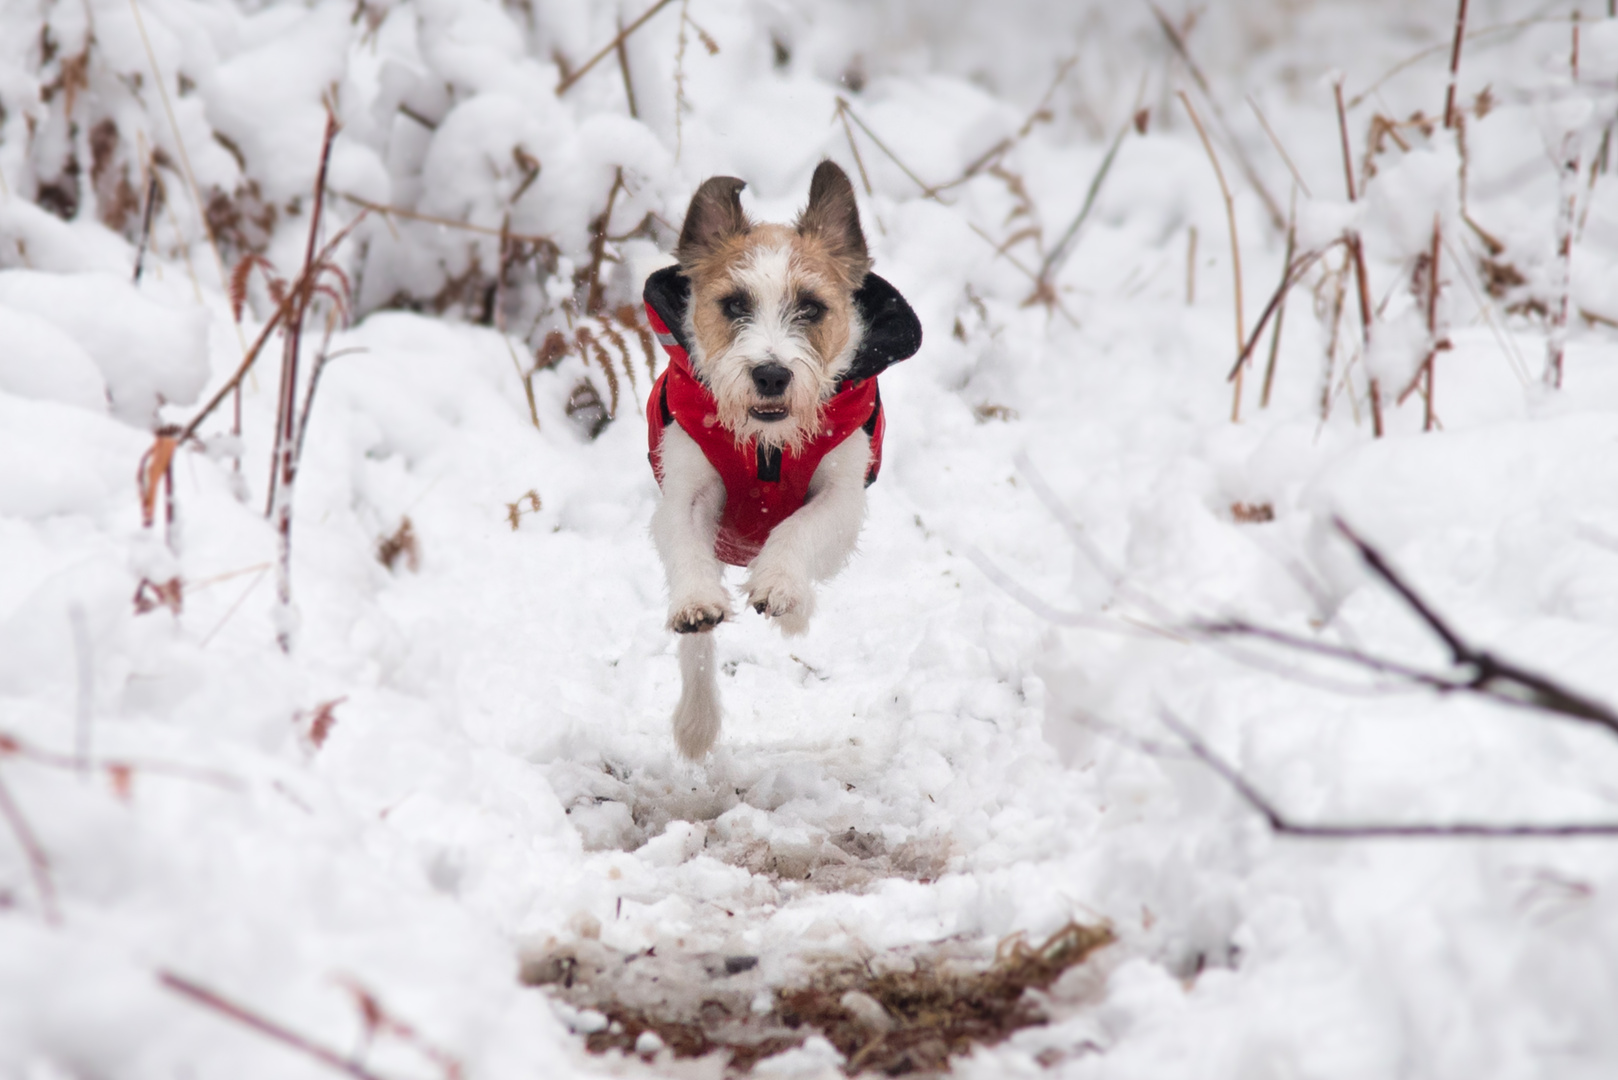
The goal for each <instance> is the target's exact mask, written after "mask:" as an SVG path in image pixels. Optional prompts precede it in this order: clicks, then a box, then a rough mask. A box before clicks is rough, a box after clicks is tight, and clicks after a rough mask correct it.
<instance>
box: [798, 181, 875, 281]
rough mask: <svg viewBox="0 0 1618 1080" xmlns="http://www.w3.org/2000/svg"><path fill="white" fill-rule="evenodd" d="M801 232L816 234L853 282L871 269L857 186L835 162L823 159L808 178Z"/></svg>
mask: <svg viewBox="0 0 1618 1080" xmlns="http://www.w3.org/2000/svg"><path fill="white" fill-rule="evenodd" d="M798 234H799V235H800V236H810V235H813V236H817V237H819V238H820V240H821V242H822V243H824V244H825V245H826V246H827V247H828V248H829V249H830V250H831V253H832V255H833V256H835V257H836V258H838V259H840V260H842V261H843V262H844V263H845V264H846V265H847V267H848V270H849V278H850V281H851V282H852V283H853V284H854V285H858V284H859V283H860V281H861V280H863V279H864V277H865V274H866V272H867V271H869V270H870V269H871V258H870V256H869V255H868V254H867V253H866V250H865V233H863V232H861V231H860V208H859V206H858V205H857V204H856V203H855V202H854V185H853V184H851V183H849V182H848V174H847V173H845V172H844V171H843V170H842V169H841V168H840V167H839V166H838V165H837V163H836V162H833V161H822V162H821V163H820V164H819V165H817V166H816V167H815V175H814V179H812V180H810V181H809V205H808V206H807V207H805V208H804V211H803V213H801V214H799V215H798Z"/></svg>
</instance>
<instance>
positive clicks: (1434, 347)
mask: <svg viewBox="0 0 1618 1080" xmlns="http://www.w3.org/2000/svg"><path fill="white" fill-rule="evenodd" d="M1443 240H1444V232H1443V225H1442V223H1441V222H1440V221H1439V219H1438V217H1437V215H1434V217H1433V246H1432V250H1430V251H1429V252H1428V253H1427V281H1426V282H1425V284H1426V286H1427V357H1426V359H1424V360H1423V361H1422V362H1421V367H1419V368H1417V369H1416V374H1415V376H1414V377H1413V378H1412V379H1411V380H1410V385H1408V386H1406V387H1405V388H1404V391H1403V392H1402V393H1400V395H1399V399H1398V403H1399V404H1400V405H1403V404H1404V403H1405V398H1407V397H1409V396H1410V395H1411V394H1412V393H1414V392H1415V390H1416V388H1417V387H1418V386H1421V385H1422V384H1423V383H1425V384H1426V385H1425V388H1424V389H1423V391H1422V399H1423V403H1424V410H1423V414H1422V424H1421V430H1423V431H1431V430H1433V428H1434V427H1436V426H1437V425H1438V417H1437V415H1435V414H1434V412H1433V371H1434V369H1435V368H1436V367H1437V366H1438V354H1439V353H1440V352H1442V351H1444V350H1446V349H1448V348H1450V341H1449V338H1448V337H1445V336H1443V335H1441V334H1440V333H1439V330H1438V289H1439V283H1438V257H1439V253H1440V249H1441V248H1442V245H1443Z"/></svg>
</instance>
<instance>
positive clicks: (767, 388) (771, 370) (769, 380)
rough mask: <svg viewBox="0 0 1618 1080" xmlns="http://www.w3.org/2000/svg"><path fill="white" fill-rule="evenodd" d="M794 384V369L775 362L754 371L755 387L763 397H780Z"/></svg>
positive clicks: (762, 365)
mask: <svg viewBox="0 0 1618 1080" xmlns="http://www.w3.org/2000/svg"><path fill="white" fill-rule="evenodd" d="M791 383H792V369H791V368H789V367H787V366H786V365H784V364H777V363H775V362H774V361H773V360H772V361H771V362H770V363H768V364H760V365H759V366H758V367H756V368H754V369H753V386H754V387H755V388H757V390H758V392H759V394H760V395H762V396H763V397H780V396H781V395H782V394H784V393H786V392H787V387H788V386H789V385H791Z"/></svg>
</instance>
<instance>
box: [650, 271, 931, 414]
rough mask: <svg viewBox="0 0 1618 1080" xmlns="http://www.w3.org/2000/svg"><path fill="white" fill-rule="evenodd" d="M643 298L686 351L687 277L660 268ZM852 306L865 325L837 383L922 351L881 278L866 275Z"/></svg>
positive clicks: (911, 314)
mask: <svg viewBox="0 0 1618 1080" xmlns="http://www.w3.org/2000/svg"><path fill="white" fill-rule="evenodd" d="M644 295H645V297H646V303H647V304H649V305H651V308H652V310H653V311H655V312H657V317H658V318H660V319H662V320H663V325H664V326H667V327H668V328H669V333H670V334H672V335H674V340H675V342H676V343H677V344H678V345H679V346H680V348H682V349H685V350H686V352H687V353H689V352H690V351H691V346H690V344H689V343H688V342H687V341H686V339H685V309H686V307H687V306H688V305H689V304H690V302H691V281H690V279H689V278H687V277H686V276H685V275H684V274H682V273H681V272H680V268H679V266H677V265H676V266H665V267H664V268H663V269H661V270H659V271H657V272H656V273H655V274H653V275H652V276H651V277H649V278H647V279H646V289H645V293H644ZM854 305H855V307H857V308H858V309H859V313H860V321H861V322H863V323H864V324H865V336H864V337H863V338H862V339H860V347H859V350H858V351H857V352H855V354H854V362H853V363H851V364H849V366H848V370H847V371H845V372H844V373H843V375H842V377H841V378H840V379H839V380H838V383H839V385H841V384H843V383H849V382H856V381H858V380H860V379H869V378H871V377H872V376H875V375H880V374H882V372H884V371H886V370H887V369H888V367H889V366H890V365H892V364H897V363H898V362H899V361H901V360H903V359H905V358H907V357H910V356H914V355H915V354H916V350H917V349H919V348H921V320H920V319H918V318H916V313H915V311H913V310H912V309H911V307H910V305H909V304H908V303H906V302H905V298H904V297H903V296H900V295H899V290H898V289H895V288H894V287H893V286H892V285H891V284H889V283H888V282H887V281H886V280H885V279H883V278H880V277H877V276H876V275H875V274H866V275H865V280H864V281H863V282H861V283H860V287H859V288H858V289H856V290H855V291H854Z"/></svg>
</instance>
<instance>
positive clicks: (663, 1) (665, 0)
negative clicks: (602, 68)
mask: <svg viewBox="0 0 1618 1080" xmlns="http://www.w3.org/2000/svg"><path fill="white" fill-rule="evenodd" d="M673 2H674V0H657V3H655V4H653V5H652V6H651V7H649V8H647V9H646V11H645V12H643V13H642V14H641V16H640V18H638V19H636V20H635V21H634V22H632V23H630V24H629V25H628V26H626V27H624V28H623V29H622V30H620V31H618V36H617V37H615V38H613V39H612V40H611V41H609V42H607V44H606V45H604V46H602V48H601V51H600V52H598V53H596V54H595V55H594V56H592V57H590V59H588V60H586V61H585V62H584V64H583V66H582V67H580V68H579V69H578V70H577V71H575V72H573V73H572V74H571V75H569V76H568V77H567V78H565V79H563V80H562V81H561V82H559V83H557V84H556V96H557V97H561V96H562V95H563V94H565V93H567V92H568V90H569V89H570V88H571V87H572V86H573V84H574V83H576V82H578V81H579V80H580V79H582V78H584V76H585V75H586V74H588V73H589V71H590V69H591V68H593V67H595V66H596V65H597V64H599V63H601V61H603V60H605V59H606V58H607V57H609V56H611V55H612V54H613V53H614V52H616V51H617V50H618V48H619V47H620V46H621V45H623V43H624V39H625V38H627V37H629V35H630V34H633V33H634V32H635V31H636V30H639V29H640V28H641V27H642V26H644V25H645V24H646V21H647V20H648V19H650V18H651V17H652V16H653V15H656V14H657V13H658V12H659V11H662V10H663V9H664V8H666V7H668V6H669V5H670V4H672V3H673Z"/></svg>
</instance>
